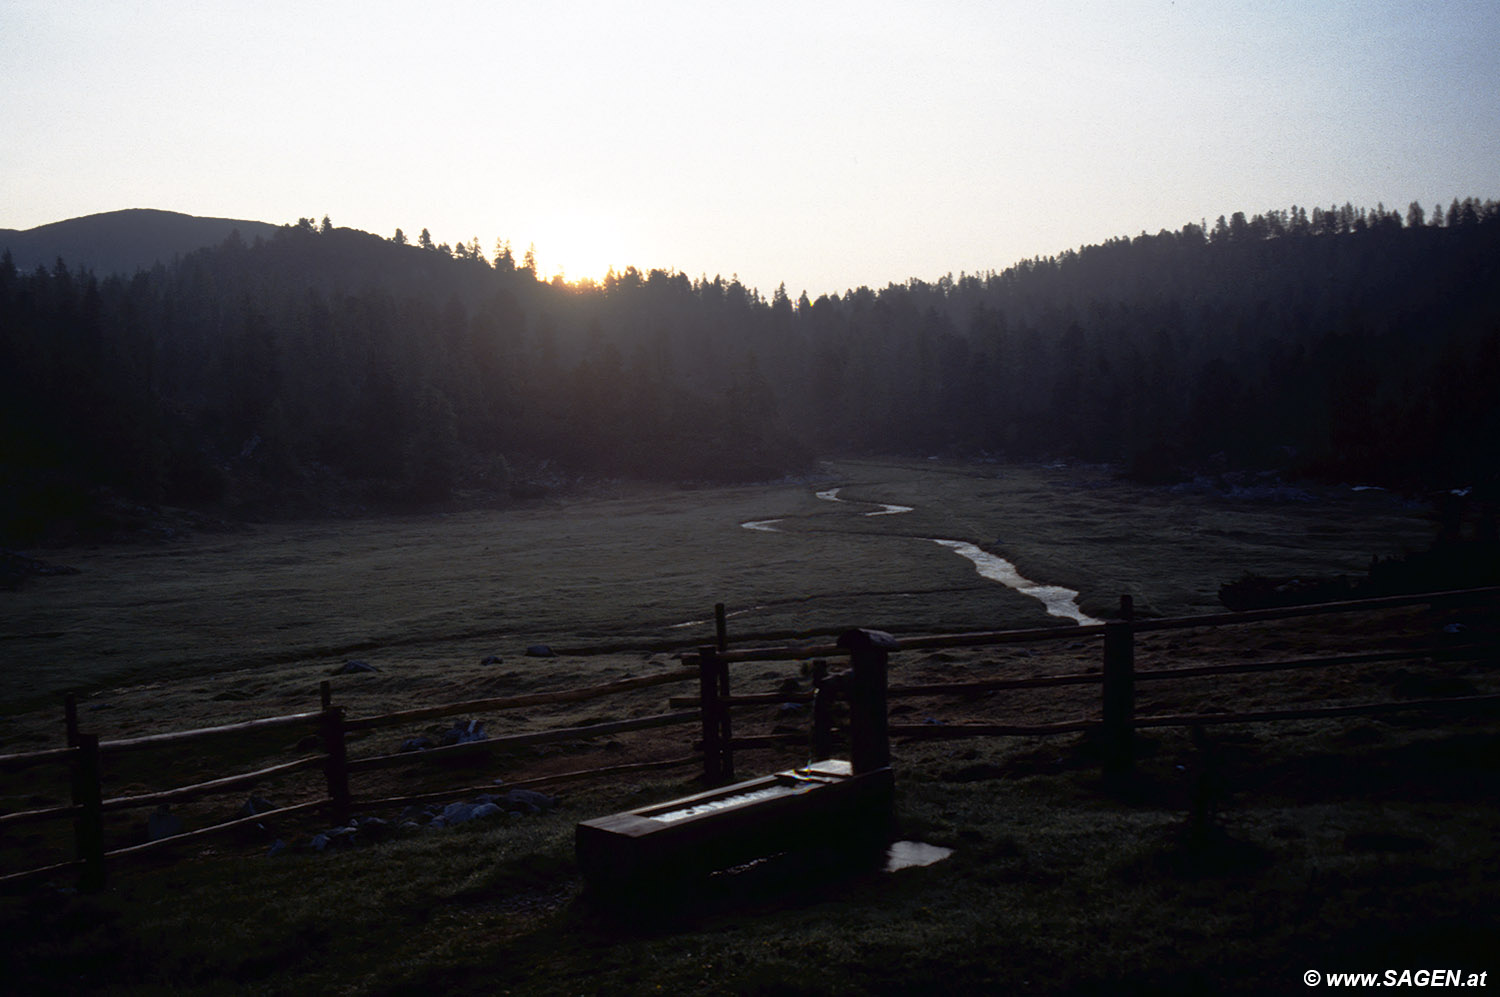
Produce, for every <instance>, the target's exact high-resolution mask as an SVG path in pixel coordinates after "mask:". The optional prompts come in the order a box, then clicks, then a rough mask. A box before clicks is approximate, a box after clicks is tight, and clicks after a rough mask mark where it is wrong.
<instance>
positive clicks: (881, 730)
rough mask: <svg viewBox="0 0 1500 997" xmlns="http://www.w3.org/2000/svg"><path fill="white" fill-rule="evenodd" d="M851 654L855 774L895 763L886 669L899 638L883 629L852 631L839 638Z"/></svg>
mask: <svg viewBox="0 0 1500 997" xmlns="http://www.w3.org/2000/svg"><path fill="white" fill-rule="evenodd" d="M838 644H839V647H842V648H845V649H846V650H848V652H849V669H850V682H849V761H850V765H851V766H852V767H853V769H854V774H855V775H859V774H861V773H863V772H873V771H875V770H876V769H881V768H887V767H889V766H890V764H891V738H890V726H889V720H888V718H887V716H886V706H885V691H886V667H887V665H888V664H889V655H890V652H891V651H892V650H894V649H895V648H896V647H897V644H896V639H895V638H894V637H892V636H891V635H890V634H888V633H885V632H884V631H881V630H849V631H846V632H845V633H844V634H843V635H842V636H840V637H839V641H838Z"/></svg>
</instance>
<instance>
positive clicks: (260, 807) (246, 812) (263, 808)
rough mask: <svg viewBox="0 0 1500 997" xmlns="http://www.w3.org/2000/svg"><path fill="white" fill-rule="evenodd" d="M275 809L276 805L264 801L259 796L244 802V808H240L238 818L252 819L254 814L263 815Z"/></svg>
mask: <svg viewBox="0 0 1500 997" xmlns="http://www.w3.org/2000/svg"><path fill="white" fill-rule="evenodd" d="M275 809H276V805H275V804H274V803H272V802H271V801H270V800H267V799H264V798H262V797H259V796H252V797H250V798H249V799H248V800H246V801H245V805H244V806H242V807H240V810H239V816H241V817H254V816H255V815H256V814H263V813H266V812H267V811H269V810H275Z"/></svg>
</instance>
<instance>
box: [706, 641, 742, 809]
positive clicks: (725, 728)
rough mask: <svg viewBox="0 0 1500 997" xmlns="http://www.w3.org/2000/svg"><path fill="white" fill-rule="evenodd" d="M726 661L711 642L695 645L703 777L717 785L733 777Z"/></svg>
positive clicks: (709, 782)
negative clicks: (700, 713) (701, 728)
mask: <svg viewBox="0 0 1500 997" xmlns="http://www.w3.org/2000/svg"><path fill="white" fill-rule="evenodd" d="M728 695H729V664H728V662H726V661H725V660H724V659H723V658H720V657H719V652H718V649H717V648H715V647H713V646H712V645H705V646H703V647H700V648H698V697H699V704H700V705H699V710H700V711H701V712H702V714H703V781H704V782H706V783H707V784H708V785H710V786H718V785H720V784H722V783H725V782H728V781H729V780H730V779H733V778H734V752H733V750H732V749H731V748H730V746H729V738H730V736H731V727H730V723H729V707H728V706H726V705H725V704H724V703H723V701H722V700H723V697H727V696H728Z"/></svg>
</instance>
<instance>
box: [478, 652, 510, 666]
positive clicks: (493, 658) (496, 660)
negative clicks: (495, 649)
mask: <svg viewBox="0 0 1500 997" xmlns="http://www.w3.org/2000/svg"><path fill="white" fill-rule="evenodd" d="M479 663H480V664H481V665H502V664H504V663H505V659H504V658H502V657H500V655H498V654H491V655H490V656H489V657H487V658H485V659H484V660H483V661H481V662H479Z"/></svg>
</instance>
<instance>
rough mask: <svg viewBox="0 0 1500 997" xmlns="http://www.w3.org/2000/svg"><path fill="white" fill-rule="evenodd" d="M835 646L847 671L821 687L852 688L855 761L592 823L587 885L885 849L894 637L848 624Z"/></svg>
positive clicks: (668, 887) (845, 861)
mask: <svg viewBox="0 0 1500 997" xmlns="http://www.w3.org/2000/svg"><path fill="white" fill-rule="evenodd" d="M839 645H840V646H841V647H846V648H848V649H849V651H850V664H851V669H850V672H849V673H848V674H847V675H841V676H837V677H834V676H831V677H830V678H833V679H839V680H842V681H830V682H827V683H826V687H825V686H824V685H820V687H819V695H820V696H823V695H825V692H826V693H827V694H828V695H833V694H847V695H848V697H849V700H850V731H849V734H850V743H851V749H852V751H851V755H852V761H844V760H841V759H823V760H819V761H814V762H812V763H811V764H809V765H807V766H806V767H804V768H795V769H788V770H786V771H782V772H776V773H774V774H771V775H767V776H762V777H760V778H757V779H750V780H747V781H744V782H737V783H734V784H733V785H729V786H721V787H718V788H716V789H710V790H707V791H705V792H701V793H695V794H693V795H691V796H684V797H682V798H680V799H675V800H669V801H667V802H665V803H657V804H652V805H651V806H647V807H639V808H637V809H634V810H627V811H624V812H622V813H617V814H611V815H610V816H608V817H599V818H596V819H594V820H589V821H584V822H582V823H580V824H579V825H578V827H577V831H576V836H575V843H576V849H577V854H578V864H579V867H580V869H581V870H582V872H583V874H584V877H585V879H586V880H587V881H588V884H589V887H590V889H591V890H592V891H594V892H596V893H598V894H600V895H602V896H606V897H611V898H614V899H626V900H631V899H636V900H650V899H652V898H653V896H655V897H657V898H660V897H663V896H666V895H669V894H670V893H672V892H673V890H675V888H677V887H681V886H685V885H687V884H690V883H692V882H694V881H701V880H704V879H706V878H707V877H708V876H710V875H711V874H714V873H718V872H724V871H729V870H734V869H736V868H740V867H745V866H747V865H751V864H754V863H756V862H758V861H759V860H763V859H772V858H775V857H778V856H782V857H784V856H793V857H797V858H800V859H802V860H803V862H802V863H801V864H802V866H803V867H805V868H826V867H831V866H842V865H857V864H862V863H863V862H864V861H865V860H867V859H869V858H873V857H874V856H876V855H880V854H883V852H884V849H885V846H886V845H887V844H888V841H889V835H890V827H891V818H892V804H893V800H894V795H895V777H894V775H893V774H892V772H891V767H890V746H889V739H888V735H887V728H886V710H885V689H886V680H885V679H886V659H887V653H888V651H889V650H890V648H892V647H894V646H895V642H894V640H893V639H892V638H891V637H890V635H889V634H885V633H881V632H879V631H873V630H851V631H849V632H848V633H846V634H844V635H843V636H842V637H841V638H840V639H839ZM814 712H815V713H816V712H818V711H817V710H815V711H814ZM825 712H826V711H825ZM808 859H812V860H813V861H807V860H808Z"/></svg>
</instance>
